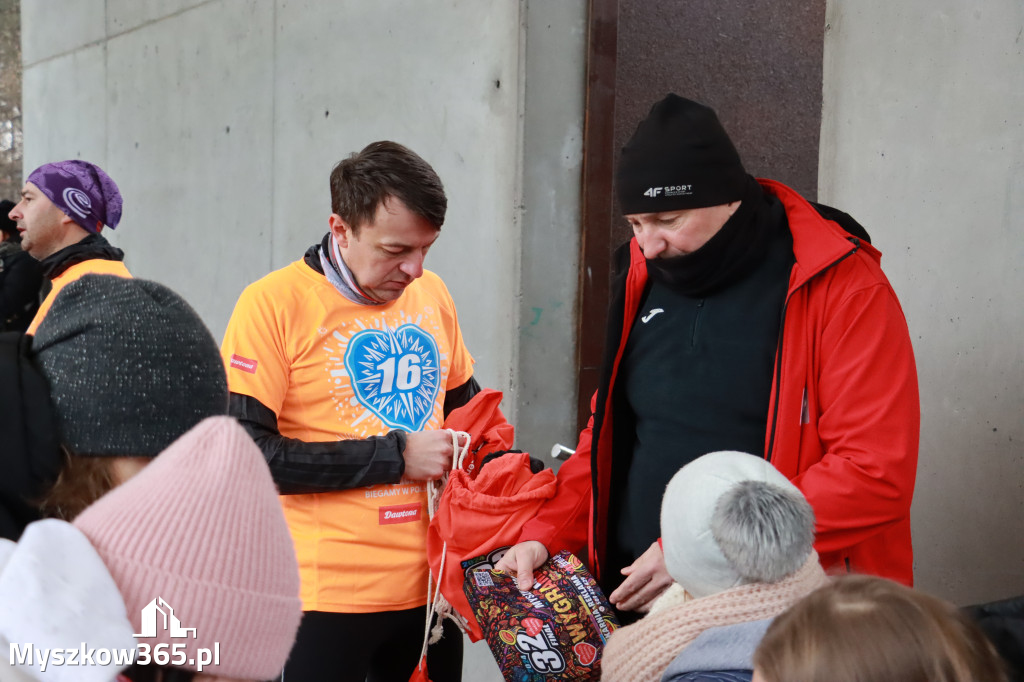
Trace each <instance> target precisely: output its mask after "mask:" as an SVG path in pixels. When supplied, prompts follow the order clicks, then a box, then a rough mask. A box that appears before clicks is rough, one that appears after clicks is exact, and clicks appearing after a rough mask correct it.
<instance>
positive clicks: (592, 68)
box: [577, 0, 619, 430]
mask: <svg viewBox="0 0 1024 682" xmlns="http://www.w3.org/2000/svg"><path fill="white" fill-rule="evenodd" d="M618 15H619V3H618V0H591V2H590V19H589V40H588V45H587V100H586V105H585V116H586V120H585V122H584V130H583V192H582V201H583V206H582V211H581V212H582V222H583V229H582V235H581V238H580V283H579V292H580V293H579V318H578V321H577V331H578V334H577V338H578V339H579V355H578V357H577V366H578V367H579V403H578V405H577V425H578V430H579V429H582V428H583V427H584V426H586V424H587V420H588V419H589V418H590V397H591V395H592V394H593V393H594V391H595V390H596V389H597V382H598V380H599V376H598V375H599V372H600V367H601V357H602V354H603V351H604V328H605V316H606V314H607V309H608V283H609V269H610V266H609V262H610V258H611V250H612V248H611V247H612V244H611V236H612V220H613V216H614V213H615V200H614V194H613V192H612V169H613V167H614V163H615V147H614V140H615V64H616V56H617V55H616V53H617V49H618Z"/></svg>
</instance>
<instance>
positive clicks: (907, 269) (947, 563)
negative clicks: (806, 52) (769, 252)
mask: <svg viewBox="0 0 1024 682" xmlns="http://www.w3.org/2000/svg"><path fill="white" fill-rule="evenodd" d="M826 20H827V22H828V25H827V29H826V33H825V63H824V67H825V68H824V111H823V116H822V118H823V125H822V132H821V158H820V177H819V194H820V197H821V201H823V202H824V203H828V204H832V205H835V206H838V207H840V208H843V209H845V210H847V211H849V212H851V213H852V214H853V215H854V216H855V217H857V219H858V220H860V222H862V223H863V224H864V225H865V226H866V227H867V229H868V231H869V232H870V233H871V235H872V237H873V241H874V243H875V244H876V245H878V246H879V248H880V249H881V250H882V253H883V260H882V265H883V267H884V268H885V271H886V273H887V274H888V276H889V278H890V280H891V281H892V284H893V286H894V287H895V289H896V292H897V293H898V294H899V296H900V300H901V302H902V304H903V309H904V311H905V313H906V315H907V321H908V323H909V325H910V331H911V334H912V337H913V342H914V348H915V352H916V355H917V363H918V372H919V375H920V383H921V399H922V400H921V403H922V404H921V408H922V424H921V458H920V467H919V472H918V478H917V491H916V495H915V499H914V505H913V509H912V515H913V528H914V540H915V550H916V562H915V563H916V569H915V570H916V575H917V581H918V585H919V586H920V587H922V588H924V589H926V590H929V591H932V592H935V593H937V594H939V595H942V596H945V597H947V598H949V599H952V600H954V601H956V602H959V603H974V602H979V601H985V600H991V599H997V598H1002V597H1007V596H1010V595H1015V594H1021V593H1024V542H1022V541H1021V538H1022V537H1024V343H1022V339H1024V305H1022V303H1021V301H1020V297H1021V292H1024V267H1022V265H1021V263H1022V262H1024V238H1022V236H1021V235H1022V227H1024V122H1022V117H1021V112H1024V37H1022V36H1024V4H1021V2H1020V1H1019V0H987V1H986V2H964V1H963V0H909V1H907V2H898V3H893V2H888V1H887V0H860V1H859V2H855V3H851V2H840V1H838V0H831V1H830V2H829V3H828V10H827V19H826Z"/></svg>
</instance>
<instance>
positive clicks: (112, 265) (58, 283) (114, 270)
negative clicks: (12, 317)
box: [25, 258, 132, 334]
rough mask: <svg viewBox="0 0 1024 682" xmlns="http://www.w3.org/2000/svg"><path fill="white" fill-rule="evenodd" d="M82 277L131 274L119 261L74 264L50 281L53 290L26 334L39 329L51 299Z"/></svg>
mask: <svg viewBox="0 0 1024 682" xmlns="http://www.w3.org/2000/svg"><path fill="white" fill-rule="evenodd" d="M83 275H115V276H117V277H128V278H131V276H132V273H130V272H128V268H126V267H125V266H124V263H122V262H121V261H119V260H105V259H103V258H92V259H90V260H84V261H82V262H81V263H75V264H74V265H72V266H71V267H70V268H68V269H67V270H65V271H64V272H62V273H60V274H59V275H57V276H56V277H54V278H53V279H52V280H51V282H52V283H53V288H52V289H50V293H48V294H47V295H46V298H44V299H43V302H42V303H40V304H39V310H37V311H36V316H35V317H33V318H32V322H31V323H30V324H29V325H28V329H27V330H25V333H26V334H35V333H36V328H37V327H39V323H40V322H42V321H43V318H44V317H46V313H47V312H49V310H50V306H52V305H53V299H55V298H56V297H57V293H58V292H60V290H61V289H63V288H64V287H66V286H67V285H69V284H71V283H72V282H74V281H75V280H76V279H80V278H81V277H82V276H83Z"/></svg>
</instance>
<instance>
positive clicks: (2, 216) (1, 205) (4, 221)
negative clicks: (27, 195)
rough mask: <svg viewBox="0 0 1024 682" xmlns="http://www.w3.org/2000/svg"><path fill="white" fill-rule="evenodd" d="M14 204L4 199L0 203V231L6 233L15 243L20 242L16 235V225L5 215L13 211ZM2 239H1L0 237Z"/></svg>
mask: <svg viewBox="0 0 1024 682" xmlns="http://www.w3.org/2000/svg"><path fill="white" fill-rule="evenodd" d="M16 205H17V204H15V203H14V202H13V201H11V200H10V199H4V200H2V201H0V230H3V231H4V232H6V233H7V236H8V237H9V238H11V239H14V240H15V241H21V235H20V234H18V223H17V222H15V221H14V220H11V218H10V216H8V215H7V214H8V213H10V212H11V211H12V210H14V207H15V206H16ZM0 238H2V237H0Z"/></svg>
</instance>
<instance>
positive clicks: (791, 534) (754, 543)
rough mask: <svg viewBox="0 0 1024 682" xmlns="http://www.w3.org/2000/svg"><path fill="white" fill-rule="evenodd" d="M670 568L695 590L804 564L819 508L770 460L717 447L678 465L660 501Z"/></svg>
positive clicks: (704, 592) (759, 578)
mask: <svg viewBox="0 0 1024 682" xmlns="http://www.w3.org/2000/svg"><path fill="white" fill-rule="evenodd" d="M661 542H662V545H663V547H664V550H665V567H666V568H667V569H668V573H669V575H671V576H672V578H673V579H674V580H675V581H676V582H677V583H679V584H680V585H682V586H683V587H684V588H685V589H686V591H687V592H689V593H690V594H691V595H693V596H694V597H698V598H699V597H707V596H709V595H712V594H717V593H718V592H723V591H725V590H727V589H729V588H731V587H736V586H738V585H745V584H748V583H776V582H778V581H780V580H782V579H783V578H785V577H786V576H788V575H790V574H792V573H794V572H795V571H797V570H799V569H800V567H801V566H803V565H804V563H805V562H806V561H807V557H808V556H810V554H811V551H812V550H813V543H814V512H813V511H812V509H811V505H810V504H808V502H807V500H806V499H805V498H804V496H803V493H801V492H800V490H799V489H797V487H796V486H795V485H793V484H792V483H790V482H789V481H788V480H786V477H785V476H783V475H782V474H781V473H779V472H778V470H777V469H776V468H775V467H773V466H772V465H771V464H770V463H769V462H767V461H765V460H764V459H762V458H761V457H755V456H754V455H748V454H746V453H743V452H731V451H725V452H713V453H711V454H707V455H704V456H703V457H698V458H697V459H695V460H694V461H692V462H690V463H689V464H687V465H686V466H684V467H683V468H682V469H680V470H679V471H678V472H677V473H676V475H675V476H673V477H672V480H671V481H669V484H668V488H667V489H666V490H665V497H664V498H663V499H662V502H661Z"/></svg>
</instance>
